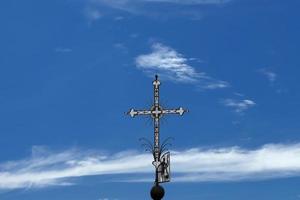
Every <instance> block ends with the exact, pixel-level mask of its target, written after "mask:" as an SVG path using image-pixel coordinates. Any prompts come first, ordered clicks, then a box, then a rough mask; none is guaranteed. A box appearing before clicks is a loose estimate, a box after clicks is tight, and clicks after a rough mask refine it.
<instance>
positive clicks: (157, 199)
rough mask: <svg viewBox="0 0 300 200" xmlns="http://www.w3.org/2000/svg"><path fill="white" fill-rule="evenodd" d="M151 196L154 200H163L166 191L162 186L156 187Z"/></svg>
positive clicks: (153, 188)
mask: <svg viewBox="0 0 300 200" xmlns="http://www.w3.org/2000/svg"><path fill="white" fill-rule="evenodd" d="M150 194H151V197H152V199H153V200H161V199H162V198H163V197H164V195H165V190H164V188H163V187H161V186H160V185H154V186H153V187H152V189H151V192H150Z"/></svg>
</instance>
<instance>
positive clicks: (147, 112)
mask: <svg viewBox="0 0 300 200" xmlns="http://www.w3.org/2000/svg"><path fill="white" fill-rule="evenodd" d="M127 115H130V116H131V117H135V116H136V115H151V110H134V109H133V108H132V109H131V110H130V111H129V112H127Z"/></svg>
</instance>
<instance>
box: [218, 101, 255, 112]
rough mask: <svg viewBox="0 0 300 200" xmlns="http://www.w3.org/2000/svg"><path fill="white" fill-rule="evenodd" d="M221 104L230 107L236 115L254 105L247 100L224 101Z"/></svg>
mask: <svg viewBox="0 0 300 200" xmlns="http://www.w3.org/2000/svg"><path fill="white" fill-rule="evenodd" d="M221 103H222V104H223V105H225V106H227V107H231V108H233V109H234V111H235V112H237V113H242V112H244V111H246V110H247V109H249V108H251V107H253V106H255V105H256V103H255V102H254V101H252V100H249V99H244V100H236V99H224V100H222V101H221Z"/></svg>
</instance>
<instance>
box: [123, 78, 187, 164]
mask: <svg viewBox="0 0 300 200" xmlns="http://www.w3.org/2000/svg"><path fill="white" fill-rule="evenodd" d="M160 84H161V83H160V81H159V80H158V76H157V75H155V80H154V81H153V87H154V99H153V100H154V101H153V105H152V107H151V108H150V109H149V110H135V109H133V108H132V109H130V111H129V112H127V114H128V115H130V116H131V117H135V116H138V115H150V116H151V117H152V118H153V122H154V149H153V157H154V162H155V163H156V166H155V167H156V169H157V168H158V166H159V163H161V161H160V156H161V149H160V141H159V140H160V135H159V120H160V118H161V117H163V116H164V115H166V114H179V115H183V114H184V113H185V112H188V110H186V109H183V108H182V107H179V108H177V109H163V108H162V106H161V105H160V104H159V86H160Z"/></svg>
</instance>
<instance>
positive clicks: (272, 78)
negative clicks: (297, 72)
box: [258, 68, 277, 83]
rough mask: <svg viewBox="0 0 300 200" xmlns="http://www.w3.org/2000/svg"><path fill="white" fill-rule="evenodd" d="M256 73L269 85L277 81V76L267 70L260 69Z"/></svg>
mask: <svg viewBox="0 0 300 200" xmlns="http://www.w3.org/2000/svg"><path fill="white" fill-rule="evenodd" d="M258 72H259V73H261V74H262V75H264V76H265V77H266V78H267V79H268V80H269V82H270V83H274V82H275V81H276V79H277V74H276V73H275V72H273V71H271V70H269V69H267V68H261V69H259V70H258Z"/></svg>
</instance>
